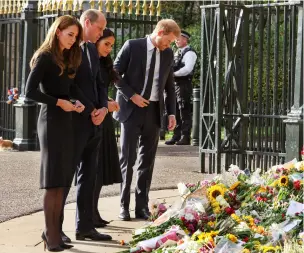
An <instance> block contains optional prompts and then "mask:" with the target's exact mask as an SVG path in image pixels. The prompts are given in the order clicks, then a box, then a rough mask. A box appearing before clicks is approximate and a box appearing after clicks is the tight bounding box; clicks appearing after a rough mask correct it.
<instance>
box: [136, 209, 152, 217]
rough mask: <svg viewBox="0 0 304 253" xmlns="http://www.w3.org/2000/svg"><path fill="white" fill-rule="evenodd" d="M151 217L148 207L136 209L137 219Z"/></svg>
mask: <svg viewBox="0 0 304 253" xmlns="http://www.w3.org/2000/svg"><path fill="white" fill-rule="evenodd" d="M149 217H150V212H149V211H148V210H147V209H146V208H143V209H140V210H135V218H136V219H144V220H148V219H149Z"/></svg>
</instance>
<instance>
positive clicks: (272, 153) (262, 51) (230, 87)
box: [200, 1, 303, 173]
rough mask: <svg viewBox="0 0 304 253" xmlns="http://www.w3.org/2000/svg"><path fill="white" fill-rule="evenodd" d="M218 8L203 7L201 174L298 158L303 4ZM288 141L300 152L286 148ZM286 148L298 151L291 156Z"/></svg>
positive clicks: (232, 3)
mask: <svg viewBox="0 0 304 253" xmlns="http://www.w3.org/2000/svg"><path fill="white" fill-rule="evenodd" d="M213 2H215V3H214V4H212V5H205V6H202V52H201V55H202V64H201V108H200V109H201V117H200V120H201V122H200V154H201V170H202V172H207V173H220V172H221V171H222V170H223V169H227V168H228V167H229V166H230V164H237V165H239V166H240V167H241V168H242V169H244V168H249V169H251V170H252V169H255V168H262V169H267V168H269V167H270V166H272V165H274V164H278V163H282V162H284V161H285V158H286V157H287V159H290V158H291V157H292V155H294V157H296V158H298V157H299V150H300V148H301V147H302V144H303V139H302V136H303V51H302V50H303V49H302V48H303V3H302V2H296V1H293V2H291V1H286V2H283V1H282V2H277V3H270V2H268V3H267V4H255V1H250V3H251V4H250V5H246V3H244V1H242V4H240V3H239V2H240V1H226V2H219V1H213ZM227 2H228V3H227ZM245 2H249V1H245ZM260 2H263V1H260ZM264 3H265V1H264ZM296 61H297V63H298V64H296ZM294 116H295V117H294ZM290 119H296V120H295V121H294V122H290ZM289 124H293V125H294V126H295V125H296V126H297V128H295V129H297V130H296V131H298V132H297V133H296V135H295V136H288V135H287V137H286V129H287V128H288V127H289V126H288V125H289ZM289 137H290V138H295V143H294V144H292V145H293V146H294V145H295V144H296V145H297V146H296V147H291V146H288V145H289V144H288V141H289V140H290V139H289ZM286 138H287V139H288V140H287V142H286ZM289 143H292V142H289ZM287 144H288V145H287ZM286 147H287V148H288V149H294V153H293V154H287V153H288V152H287V150H286ZM206 161H207V163H208V165H209V169H207V168H206V167H207V166H206V163H205V162H206Z"/></svg>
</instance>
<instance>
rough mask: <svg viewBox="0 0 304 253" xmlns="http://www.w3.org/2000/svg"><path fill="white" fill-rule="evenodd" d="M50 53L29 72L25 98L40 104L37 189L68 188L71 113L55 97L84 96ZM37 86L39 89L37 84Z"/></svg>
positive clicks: (71, 133) (69, 183) (72, 170)
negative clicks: (39, 164) (59, 105)
mask: <svg viewBox="0 0 304 253" xmlns="http://www.w3.org/2000/svg"><path fill="white" fill-rule="evenodd" d="M60 72H61V71H60V68H59V67H58V65H57V64H56V63H55V62H54V61H53V59H52V55H51V54H49V53H43V54H41V55H40V56H39V57H38V59H37V62H36V65H35V67H34V68H33V69H32V71H31V72H30V74H29V77H28V80H27V84H26V89H25V94H26V97H28V98H30V99H32V100H34V101H37V102H40V103H42V105H41V109H40V114H39V117H38V122H37V130H38V137H39V143H40V151H41V167H40V188H41V189H48V188H56V187H70V186H71V182H72V179H73V174H74V169H73V159H74V157H73V139H74V136H73V125H72V112H65V111H64V110H62V109H61V108H60V107H58V106H56V103H57V100H58V98H60V99H66V100H69V99H71V98H75V99H79V100H80V101H81V102H82V103H83V99H84V98H83V95H82V93H81V91H80V90H79V89H78V87H77V86H76V85H75V83H74V79H71V78H69V77H68V71H67V70H65V71H64V72H63V74H62V75H60ZM39 86H40V89H38V87H39Z"/></svg>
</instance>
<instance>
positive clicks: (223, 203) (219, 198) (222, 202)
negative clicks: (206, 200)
mask: <svg viewBox="0 0 304 253" xmlns="http://www.w3.org/2000/svg"><path fill="white" fill-rule="evenodd" d="M215 199H216V201H217V202H219V204H220V206H221V207H223V208H226V207H230V205H229V204H228V202H227V201H226V200H225V199H224V197H223V196H222V195H218V196H217V197H216V198H215Z"/></svg>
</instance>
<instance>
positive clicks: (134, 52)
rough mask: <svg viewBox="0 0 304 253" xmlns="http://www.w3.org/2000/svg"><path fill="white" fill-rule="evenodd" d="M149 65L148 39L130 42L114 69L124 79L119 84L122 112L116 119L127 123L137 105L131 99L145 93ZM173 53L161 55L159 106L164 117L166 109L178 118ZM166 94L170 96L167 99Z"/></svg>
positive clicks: (117, 114) (125, 45)
mask: <svg viewBox="0 0 304 253" xmlns="http://www.w3.org/2000/svg"><path fill="white" fill-rule="evenodd" d="M146 63H147V38H141V39H134V40H128V41H126V42H125V44H124V45H123V47H122V48H121V50H120V51H119V53H118V55H117V57H116V59H115V62H114V69H115V70H116V71H117V72H118V73H119V74H120V76H121V79H120V80H119V81H118V82H117V83H116V84H115V86H116V87H117V89H118V91H117V96H116V101H117V102H118V103H119V105H120V110H119V111H118V112H115V113H114V114H113V117H114V118H115V119H116V120H118V121H119V122H121V123H124V122H126V121H127V120H128V118H129V117H130V115H131V113H132V111H133V110H134V108H135V107H136V106H137V105H135V104H134V103H133V102H132V101H131V100H130V98H131V97H132V96H133V95H134V94H135V93H137V94H139V95H140V94H141V92H142V90H143V88H144V83H145V74H146ZM172 66H173V52H172V50H171V49H170V48H168V49H166V50H164V51H161V52H160V68H159V105H160V117H161V115H162V113H163V110H164V106H166V109H167V113H168V115H175V110H176V108H175V103H176V99H175V90H174V82H173V69H172ZM164 91H165V93H166V96H165V98H164Z"/></svg>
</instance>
